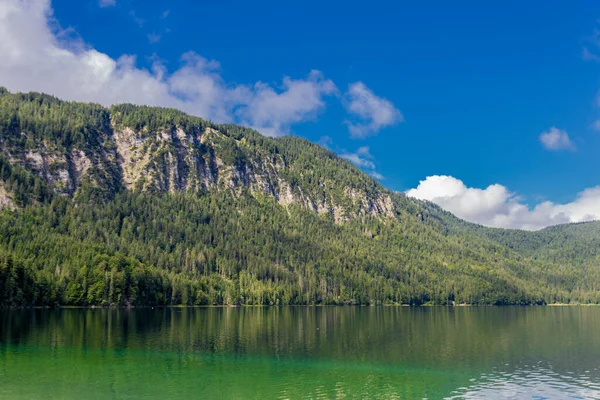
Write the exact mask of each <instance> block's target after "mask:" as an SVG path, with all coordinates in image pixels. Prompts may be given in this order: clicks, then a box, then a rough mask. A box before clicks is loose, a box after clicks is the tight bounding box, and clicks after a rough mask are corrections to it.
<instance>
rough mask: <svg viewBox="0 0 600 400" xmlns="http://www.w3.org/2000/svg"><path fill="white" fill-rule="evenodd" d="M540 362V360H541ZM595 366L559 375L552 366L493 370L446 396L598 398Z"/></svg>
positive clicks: (473, 397) (460, 397)
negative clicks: (582, 370) (578, 371)
mask: <svg viewBox="0 0 600 400" xmlns="http://www.w3.org/2000/svg"><path fill="white" fill-rule="evenodd" d="M540 364H541V363H540ZM597 379H598V369H597V368H595V369H594V370H593V371H584V372H583V374H579V373H566V374H565V375H561V374H558V373H556V372H555V371H553V370H552V369H551V366H542V365H539V364H538V365H535V366H525V367H524V368H522V369H517V370H514V371H511V370H495V371H493V372H491V373H488V374H482V375H481V376H480V377H479V378H478V379H472V384H471V385H469V386H468V387H462V388H458V389H457V390H454V391H453V393H452V396H450V397H448V399H507V398H512V399H524V398H530V399H567V398H569V399H600V382H599V381H598V380H597Z"/></svg>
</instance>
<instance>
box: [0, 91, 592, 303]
mask: <svg viewBox="0 0 600 400" xmlns="http://www.w3.org/2000/svg"><path fill="white" fill-rule="evenodd" d="M0 175H1V176H0V177H1V179H0V207H2V209H3V211H2V212H0V285H3V287H2V289H1V290H0V304H3V305H151V304H152V305H155V304H156V305H167V304H380V303H407V304H424V303H432V304H452V303H470V304H543V303H551V302H586V303H587V302H600V295H599V293H598V291H597V286H598V285H597V283H598V282H599V278H600V262H599V261H598V255H597V249H598V246H597V244H598V241H599V239H600V232H599V230H598V225H597V224H589V225H569V226H564V227H554V228H549V229H546V230H543V231H540V232H533V233H532V232H522V231H509V230H498V229H490V228H484V227H480V226H477V225H474V224H469V223H467V222H464V221H461V220H459V219H457V218H456V217H454V216H452V215H451V214H449V213H446V212H444V211H442V210H441V209H439V207H437V206H434V205H433V204H431V203H427V202H422V201H418V200H413V199H410V198H407V197H405V196H404V195H401V194H398V193H394V192H391V191H389V190H387V189H385V188H384V187H382V186H381V185H380V184H379V183H378V182H377V181H375V180H374V179H373V178H371V177H370V176H368V175H366V174H364V173H363V172H361V171H360V170H359V169H358V168H356V167H355V166H353V165H352V164H350V163H348V162H347V161H345V160H343V159H341V158H339V157H338V156H336V155H335V154H333V153H331V152H329V151H328V150H325V149H323V148H321V147H319V146H317V145H315V144H312V143H310V142H308V141H306V140H303V139H300V138H296V137H284V138H277V139H272V138H267V137H264V136H261V135H260V134H259V133H257V132H255V131H253V130H251V129H247V128H243V127H239V126H235V125H219V124H213V123H210V122H207V121H204V120H202V119H200V118H196V117H190V116H188V115H185V114H183V113H181V112H179V111H177V110H172V109H161V108H151V107H139V106H132V105H118V106H113V107H111V108H104V107H101V106H99V105H95V104H83V103H74V102H65V101H61V100H59V99H57V98H54V97H52V96H48V95H44V94H38V93H27V94H11V93H8V92H7V91H6V90H0ZM584 226H585V227H584Z"/></svg>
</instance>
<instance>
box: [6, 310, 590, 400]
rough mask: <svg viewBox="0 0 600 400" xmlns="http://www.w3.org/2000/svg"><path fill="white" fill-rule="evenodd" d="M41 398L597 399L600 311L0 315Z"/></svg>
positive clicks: (9, 344) (10, 367)
mask: <svg viewBox="0 0 600 400" xmlns="http://www.w3.org/2000/svg"><path fill="white" fill-rule="evenodd" d="M36 398H40V399H42V398H43V399H82V398H86V399H137V398H143V399H154V398H161V399H165V398H169V399H171V398H182V399H188V398H204V399H210V398H238V399H247V398H261V399H263V398H264V399H270V398H273V399H287V398H289V399H293V398H314V399H341V398H346V399H352V398H385V399H388V398H398V399H423V398H429V399H442V398H459V399H460V398H467V399H478V398H485V399H494V398H498V399H504V398H515V399H522V398H538V399H542V398H548V399H566V398H579V399H581V398H584V399H600V307H530V308H525V307H506V308H495V307H482V308H477V307H473V308H469V307H465V308H441V307H430V308H406V307H285V308H196V309H178V308H174V309H169V308H162V309H154V310H152V309H136V310H68V309H67V310H1V311H0V399H36Z"/></svg>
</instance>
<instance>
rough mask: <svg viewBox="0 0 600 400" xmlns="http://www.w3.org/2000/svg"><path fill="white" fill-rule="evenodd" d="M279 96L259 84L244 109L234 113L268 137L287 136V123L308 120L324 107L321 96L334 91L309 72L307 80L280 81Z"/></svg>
mask: <svg viewBox="0 0 600 400" xmlns="http://www.w3.org/2000/svg"><path fill="white" fill-rule="evenodd" d="M281 89H282V91H280V92H279V93H278V92H277V91H275V90H274V89H273V88H272V87H270V86H269V85H267V84H265V83H262V82H258V83H256V84H255V85H254V88H253V90H252V92H253V93H252V94H253V95H252V96H251V98H250V99H249V101H248V102H247V104H246V107H244V108H242V109H240V110H239V111H238V112H237V114H238V116H239V117H240V118H241V121H242V123H243V124H246V125H250V126H252V127H253V128H255V129H257V130H259V131H261V132H264V133H265V134H269V135H271V136H273V135H275V134H277V133H289V132H288V128H289V124H291V123H296V122H301V121H306V120H311V119H314V118H315V117H316V116H317V113H318V112H319V111H320V110H322V109H323V108H324V107H325V101H324V96H328V95H331V94H334V93H335V92H336V91H337V88H336V86H335V85H334V83H333V82H332V81H331V80H329V79H325V78H324V77H323V74H322V73H321V72H319V71H314V70H313V71H311V72H310V74H309V75H308V77H307V78H306V79H299V80H294V79H290V78H289V77H285V78H283V85H282V87H281Z"/></svg>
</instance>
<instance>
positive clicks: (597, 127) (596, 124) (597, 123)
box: [592, 119, 600, 131]
mask: <svg viewBox="0 0 600 400" xmlns="http://www.w3.org/2000/svg"><path fill="white" fill-rule="evenodd" d="M592 128H594V130H596V131H600V119H599V120H596V121H594V122H593V123H592Z"/></svg>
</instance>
